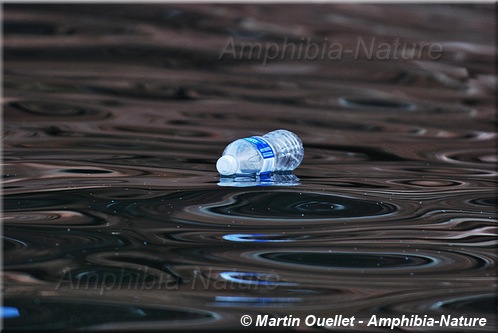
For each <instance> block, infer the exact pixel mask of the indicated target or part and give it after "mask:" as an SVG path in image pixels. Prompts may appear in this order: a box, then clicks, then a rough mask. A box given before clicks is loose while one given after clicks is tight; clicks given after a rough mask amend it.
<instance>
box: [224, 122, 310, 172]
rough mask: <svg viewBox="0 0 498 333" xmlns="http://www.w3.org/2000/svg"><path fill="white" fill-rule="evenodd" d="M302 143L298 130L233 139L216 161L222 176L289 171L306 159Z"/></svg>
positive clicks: (277, 131) (278, 131)
mask: <svg viewBox="0 0 498 333" xmlns="http://www.w3.org/2000/svg"><path fill="white" fill-rule="evenodd" d="M303 155H304V149H303V143H302V142H301V140H300V139H299V138H298V137H297V135H296V134H294V133H292V132H290V131H287V130H282V129H280V130H276V131H272V132H270V133H267V134H265V135H263V136H252V137H248V138H243V139H238V140H235V141H234V142H232V143H230V144H229V145H228V146H227V147H226V148H225V150H224V151H223V154H222V156H221V157H220V158H219V159H218V161H217V162H216V169H217V170H218V172H219V173H220V174H221V175H222V176H231V175H254V174H256V175H260V174H264V173H273V172H290V171H292V170H294V169H295V168H297V167H298V165H299V164H300V163H301V161H302V160H303Z"/></svg>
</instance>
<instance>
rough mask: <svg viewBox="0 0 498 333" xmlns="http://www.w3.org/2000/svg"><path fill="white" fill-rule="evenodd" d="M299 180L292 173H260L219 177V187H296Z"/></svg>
mask: <svg viewBox="0 0 498 333" xmlns="http://www.w3.org/2000/svg"><path fill="white" fill-rule="evenodd" d="M300 184H301V183H300V182H299V178H298V177H296V176H295V175H294V174H292V173H262V174H259V175H235V176H220V181H219V183H218V185H219V186H232V187H251V186H297V185H300Z"/></svg>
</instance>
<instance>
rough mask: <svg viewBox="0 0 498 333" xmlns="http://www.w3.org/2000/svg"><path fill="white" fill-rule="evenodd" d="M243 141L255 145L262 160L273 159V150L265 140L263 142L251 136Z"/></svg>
mask: <svg viewBox="0 0 498 333" xmlns="http://www.w3.org/2000/svg"><path fill="white" fill-rule="evenodd" d="M244 140H246V141H247V142H250V143H252V144H253V145H255V146H256V148H258V150H259V152H260V153H261V156H263V158H272V157H275V153H274V152H273V149H272V148H271V147H270V145H269V144H268V142H266V141H265V140H263V139H261V138H259V137H257V136H251V137H250V138H244Z"/></svg>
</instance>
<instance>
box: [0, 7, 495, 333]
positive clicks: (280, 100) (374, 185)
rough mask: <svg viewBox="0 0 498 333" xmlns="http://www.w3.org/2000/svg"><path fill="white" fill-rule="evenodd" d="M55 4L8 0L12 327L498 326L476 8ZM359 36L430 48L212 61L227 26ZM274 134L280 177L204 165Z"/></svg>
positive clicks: (491, 133)
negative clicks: (288, 167)
mask: <svg viewBox="0 0 498 333" xmlns="http://www.w3.org/2000/svg"><path fill="white" fill-rule="evenodd" d="M73 6H74V7H71V6H69V7H67V6H62V5H51V6H48V5H36V6H35V5H32V6H26V5H12V4H11V5H6V6H4V13H3V15H4V17H3V18H4V95H5V96H4V97H5V98H4V103H3V113H4V128H3V130H4V137H3V140H4V141H3V154H4V156H3V159H4V167H3V171H4V179H3V195H4V197H3V209H4V212H3V228H4V229H3V251H4V253H3V263H4V267H3V269H4V272H3V279H4V307H3V308H2V316H3V318H4V322H3V324H4V326H5V327H6V328H7V329H10V330H12V331H13V330H57V329H59V330H68V329H90V330H92V329H93V330H103V329H109V330H119V329H138V330H149V329H150V330H161V331H164V330H170V331H177V330H179V329H187V330H189V329H190V330H193V329H195V330H202V329H206V330H221V329H228V330H238V329H240V328H241V325H240V321H239V320H240V317H241V316H242V315H244V314H253V313H264V314H269V315H270V316H272V317H284V316H287V315H293V316H294V317H299V318H303V319H304V318H305V317H306V316H307V315H310V314H312V315H316V316H331V315H335V314H341V315H344V316H352V315H355V316H356V317H358V318H368V317H369V316H371V315H372V314H382V315H386V316H389V317H396V316H398V317H399V316H401V315H403V314H407V315H411V314H420V315H422V316H423V315H428V316H432V317H436V316H440V315H441V314H451V315H454V316H455V317H460V316H462V315H465V316H469V317H473V316H479V317H486V318H488V325H487V326H486V327H484V328H482V329H480V331H490V332H494V330H495V328H496V325H495V321H494V320H495V319H496V311H497V308H496V297H495V291H496V289H495V271H496V252H495V247H496V231H497V217H496V206H497V204H498V202H497V200H496V193H495V190H496V188H495V186H496V176H497V172H496V161H497V153H496V147H495V140H496V131H495V125H496V121H495V110H496V108H495V96H494V95H495V91H494V88H495V82H496V78H495V77H494V76H493V74H494V73H493V66H494V62H495V59H494V54H493V52H494V49H493V45H494V44H493V42H494V40H493V36H492V31H493V22H494V17H493V15H492V13H493V12H494V11H493V8H492V7H490V6H488V5H475V6H474V5H472V6H463V7H462V6H458V5H452V6H449V5H445V6H441V5H438V6H427V5H424V6H416V5H403V6H402V5H390V6H387V5H343V4H325V5H306V6H305V5H286V6H285V10H282V8H284V7H282V6H279V5H269V4H266V5H257V4H253V5H244V6H236V5H226V4H215V5H199V4H198V5H179V4H178V5H177V4H169V5H115V6H112V5H100V6H96V5H78V6H75V5H73ZM456 21H458V22H459V24H458V25H455V24H454V22H456ZM358 36H363V37H364V38H369V37H376V38H379V39H383V38H384V39H385V40H392V39H393V38H395V37H398V36H405V38H407V39H411V40H431V41H438V42H441V43H442V45H443V46H445V47H446V51H445V52H444V54H443V57H442V58H441V59H440V60H438V61H431V60H430V59H415V60H410V61H395V60H392V61H378V60H377V61H376V60H367V59H358V60H354V61H353V60H352V59H349V60H348V59H344V60H342V61H339V60H337V61H323V60H322V61H306V60H295V59H294V60H293V59H289V58H284V59H278V60H275V61H272V62H268V63H267V64H266V65H265V66H263V65H262V64H261V62H258V61H257V60H255V59H253V60H250V59H242V60H233V59H227V58H224V59H221V60H220V59H218V52H219V50H220V48H221V47H222V46H223V45H224V43H225V42H226V40H227V38H230V37H233V38H236V39H237V38H238V39H240V41H259V42H268V41H281V40H283V39H284V38H291V39H292V38H294V39H295V40H300V38H307V37H313V38H315V39H316V40H323V39H324V38H325V37H327V38H328V39H329V40H335V41H340V42H342V43H344V45H345V46H347V45H352V44H354V41H356V39H357V37H358ZM277 128H287V129H289V130H291V131H293V132H295V133H296V134H298V136H299V137H300V138H301V139H302V141H303V144H304V148H305V156H304V160H303V162H302V164H301V166H300V167H299V168H298V169H297V170H296V171H295V172H294V174H285V175H273V176H272V177H270V178H269V179H266V178H265V179H260V178H254V179H253V178H251V177H238V178H220V177H219V175H218V174H217V173H216V169H215V162H216V160H217V158H218V157H219V156H220V154H221V152H222V151H223V149H224V147H225V146H226V145H227V143H229V142H231V141H233V140H234V139H237V138H240V137H246V136H251V135H260V134H262V133H266V132H269V131H271V130H274V129H277ZM254 185H257V186H254ZM310 329H311V328H310ZM365 329H366V328H365V327H356V328H348V330H350V331H365ZM372 330H373V329H372ZM381 330H382V329H381V328H378V329H377V331H381ZM386 330H387V331H390V329H386ZM468 331H479V328H470V329H468Z"/></svg>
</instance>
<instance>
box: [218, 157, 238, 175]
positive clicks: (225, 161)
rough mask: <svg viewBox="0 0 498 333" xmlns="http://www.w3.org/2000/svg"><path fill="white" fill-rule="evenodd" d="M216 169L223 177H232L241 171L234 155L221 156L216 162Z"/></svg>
mask: <svg viewBox="0 0 498 333" xmlns="http://www.w3.org/2000/svg"><path fill="white" fill-rule="evenodd" d="M216 169H217V170H218V172H219V173H220V175H223V176H230V175H233V174H235V173H236V172H237V170H238V169H239V161H238V160H237V159H236V158H235V157H233V156H232V155H224V156H221V157H220V158H219V159H218V161H217V162H216Z"/></svg>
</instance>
